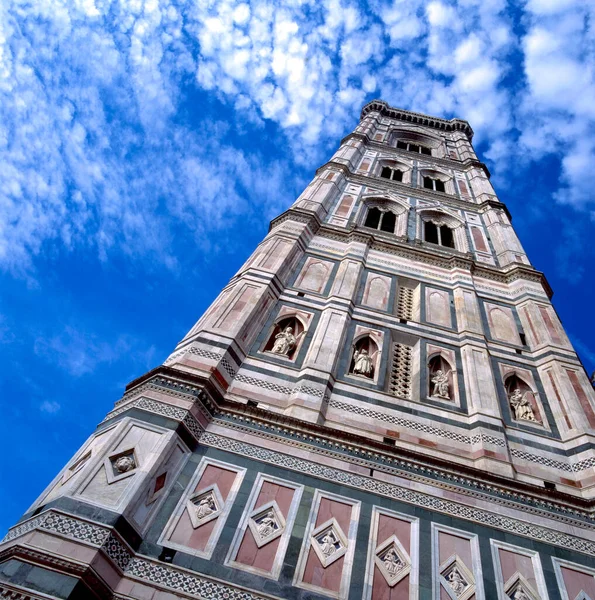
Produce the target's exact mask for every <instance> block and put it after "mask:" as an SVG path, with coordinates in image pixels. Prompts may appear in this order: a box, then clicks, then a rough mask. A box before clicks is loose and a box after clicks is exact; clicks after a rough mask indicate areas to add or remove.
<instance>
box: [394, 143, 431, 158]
mask: <svg viewBox="0 0 595 600" xmlns="http://www.w3.org/2000/svg"><path fill="white" fill-rule="evenodd" d="M397 148H399V150H407V151H408V152H417V154H427V155H428V156H432V150H431V149H430V148H427V147H426V146H422V145H421V144H413V143H411V142H405V141H403V140H399V141H398V142H397Z"/></svg>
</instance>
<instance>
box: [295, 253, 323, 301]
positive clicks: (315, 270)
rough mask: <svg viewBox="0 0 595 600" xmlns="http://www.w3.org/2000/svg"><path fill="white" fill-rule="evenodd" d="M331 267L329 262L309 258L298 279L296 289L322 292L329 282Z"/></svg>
mask: <svg viewBox="0 0 595 600" xmlns="http://www.w3.org/2000/svg"><path fill="white" fill-rule="evenodd" d="M331 266H332V265H331V264H330V263H329V262H326V261H320V260H315V259H311V258H309V259H308V260H307V261H306V263H305V264H304V267H303V269H302V272H301V273H300V276H299V277H298V279H297V282H296V287H299V288H303V289H305V290H312V291H313V292H318V293H320V292H322V290H323V289H324V286H325V285H326V282H327V281H328V278H329V275H330V272H331Z"/></svg>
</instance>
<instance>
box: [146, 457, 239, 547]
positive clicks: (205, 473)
mask: <svg viewBox="0 0 595 600" xmlns="http://www.w3.org/2000/svg"><path fill="white" fill-rule="evenodd" d="M245 473H246V469H243V468H240V467H236V466H234V465H230V464H227V463H224V462H221V461H218V460H214V459H212V458H206V457H205V458H203V459H202V460H201V461H200V464H199V465H198V467H197V469H196V471H195V473H194V475H193V476H192V479H191V480H190V483H189V484H188V488H187V489H186V491H185V492H184V493H183V494H182V496H181V498H180V500H179V501H178V504H177V506H176V508H175V510H174V512H173V513H172V515H171V517H170V519H169V521H168V522H167V525H166V526H165V529H164V530H163V533H162V534H161V537H160V538H159V540H158V542H157V543H158V544H160V545H162V546H167V547H168V548H173V549H175V550H182V551H183V552H187V553H189V554H194V555H196V556H200V557H202V558H210V557H211V555H212V553H213V550H214V548H215V545H216V543H217V540H218V539H219V536H220V535H221V531H222V530H223V526H224V525H225V521H226V520H227V517H228V515H229V511H230V510H231V507H232V505H233V503H234V501H235V498H236V495H237V493H238V490H239V488H240V484H241V483H242V480H243V479H244V475H245Z"/></svg>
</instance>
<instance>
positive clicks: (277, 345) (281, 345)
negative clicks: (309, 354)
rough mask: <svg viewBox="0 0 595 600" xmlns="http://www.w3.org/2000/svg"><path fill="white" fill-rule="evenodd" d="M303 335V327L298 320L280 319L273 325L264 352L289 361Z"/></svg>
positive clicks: (291, 318) (304, 331)
mask: <svg viewBox="0 0 595 600" xmlns="http://www.w3.org/2000/svg"><path fill="white" fill-rule="evenodd" d="M305 333H306V330H305V328H304V325H303V324H302V322H301V321H300V320H299V319H298V318H296V317H286V318H284V319H281V320H280V321H278V322H277V323H275V327H274V328H273V332H272V334H271V337H270V338H269V340H268V342H267V343H266V346H265V347H264V351H265V352H272V353H273V354H277V355H278V356H285V357H286V358H290V359H291V358H293V357H294V355H295V351H296V350H297V348H298V346H299V342H300V340H301V339H302V337H303V336H304V335H305Z"/></svg>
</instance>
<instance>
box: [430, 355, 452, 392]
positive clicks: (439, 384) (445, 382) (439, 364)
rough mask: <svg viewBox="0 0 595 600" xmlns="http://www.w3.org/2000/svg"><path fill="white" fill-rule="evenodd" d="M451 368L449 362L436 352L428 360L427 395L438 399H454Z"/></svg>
mask: <svg viewBox="0 0 595 600" xmlns="http://www.w3.org/2000/svg"><path fill="white" fill-rule="evenodd" d="M452 371H453V369H452V366H451V365H450V363H449V362H448V361H447V360H446V359H445V358H444V357H443V356H442V355H441V354H437V355H436V356H434V357H433V358H431V359H430V361H429V362H428V384H429V386H428V387H429V390H428V395H429V396H430V398H438V399H440V400H454V394H453V392H454V385H453V373H452Z"/></svg>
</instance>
